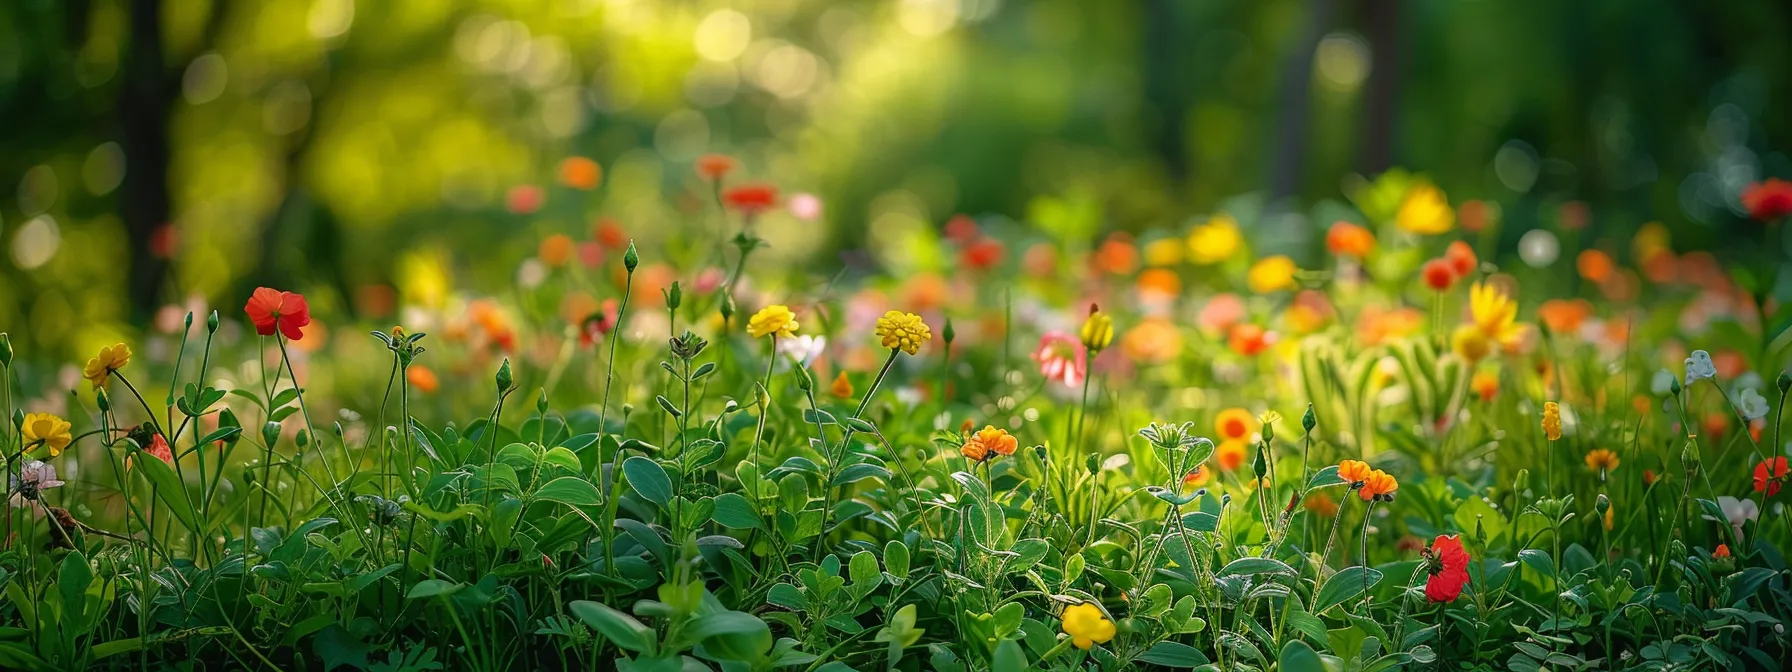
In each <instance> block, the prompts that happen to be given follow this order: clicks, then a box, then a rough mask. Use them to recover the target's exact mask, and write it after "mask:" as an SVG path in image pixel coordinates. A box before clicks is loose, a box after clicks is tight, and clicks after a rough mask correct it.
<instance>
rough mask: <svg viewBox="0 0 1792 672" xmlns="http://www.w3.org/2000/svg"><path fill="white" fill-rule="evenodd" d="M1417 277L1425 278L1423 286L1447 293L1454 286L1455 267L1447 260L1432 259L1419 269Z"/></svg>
mask: <svg viewBox="0 0 1792 672" xmlns="http://www.w3.org/2000/svg"><path fill="white" fill-rule="evenodd" d="M1419 275H1420V276H1422V277H1424V278H1425V286H1426V287H1430V288H1431V289H1432V290H1433V291H1439V292H1443V291H1449V289H1450V286H1451V285H1454V284H1456V266H1455V265H1454V264H1451V263H1450V260H1448V259H1432V260H1431V261H1427V262H1425V266H1424V267H1422V268H1420V269H1419Z"/></svg>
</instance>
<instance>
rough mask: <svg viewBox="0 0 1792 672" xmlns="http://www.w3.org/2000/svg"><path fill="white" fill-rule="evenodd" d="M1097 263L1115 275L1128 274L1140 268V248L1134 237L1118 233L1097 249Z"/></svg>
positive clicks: (1098, 266) (1097, 265) (1102, 268)
mask: <svg viewBox="0 0 1792 672" xmlns="http://www.w3.org/2000/svg"><path fill="white" fill-rule="evenodd" d="M1095 265H1096V267H1097V268H1100V269H1101V270H1103V271H1107V272H1109V273H1112V274H1114V275H1126V274H1128V273H1132V272H1133V271H1136V270H1138V269H1139V248H1138V246H1136V245H1133V244H1132V237H1131V236H1127V235H1125V234H1121V233H1116V234H1114V235H1111V236H1108V238H1107V240H1105V241H1102V243H1101V247H1100V248H1099V249H1097V250H1096V251H1095Z"/></svg>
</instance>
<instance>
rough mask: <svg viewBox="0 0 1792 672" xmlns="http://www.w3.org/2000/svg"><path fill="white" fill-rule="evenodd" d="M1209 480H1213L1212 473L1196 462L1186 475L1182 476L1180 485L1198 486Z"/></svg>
mask: <svg viewBox="0 0 1792 672" xmlns="http://www.w3.org/2000/svg"><path fill="white" fill-rule="evenodd" d="M1210 480H1213V474H1212V473H1211V472H1209V471H1207V467H1206V466H1205V465H1199V464H1197V465H1195V468H1194V469H1191V470H1189V472H1188V475H1186V476H1183V477H1182V487H1184V488H1199V487H1202V486H1205V485H1207V482H1208V481H1210Z"/></svg>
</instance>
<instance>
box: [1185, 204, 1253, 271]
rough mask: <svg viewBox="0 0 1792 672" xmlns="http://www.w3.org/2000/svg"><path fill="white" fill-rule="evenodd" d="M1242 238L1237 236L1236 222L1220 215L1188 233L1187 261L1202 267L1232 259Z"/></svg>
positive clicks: (1225, 215)
mask: <svg viewBox="0 0 1792 672" xmlns="http://www.w3.org/2000/svg"><path fill="white" fill-rule="evenodd" d="M1243 241H1244V237H1243V236H1240V235H1239V234H1238V220H1236V219H1233V218H1232V216H1231V215H1228V214H1225V213H1220V214H1218V215H1214V216H1213V218H1212V219H1209V220H1207V223H1206V224H1202V225H1200V226H1196V227H1195V228H1194V230H1192V231H1189V233H1188V256H1189V260H1190V261H1193V262H1195V263H1197V264H1201V265H1204V266H1208V265H1213V264H1217V263H1220V262H1222V261H1225V260H1227V259H1230V258H1232V255H1234V254H1237V253H1238V247H1239V245H1240V244H1241V243H1243Z"/></svg>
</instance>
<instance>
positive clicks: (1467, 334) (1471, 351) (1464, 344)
mask: <svg viewBox="0 0 1792 672" xmlns="http://www.w3.org/2000/svg"><path fill="white" fill-rule="evenodd" d="M1450 348H1451V349H1452V350H1455V351H1456V355H1457V356H1459V357H1461V358H1463V359H1466V360H1468V361H1470V362H1478V361H1481V360H1482V359H1484V358H1486V357H1487V355H1489V354H1492V353H1493V341H1491V340H1489V339H1488V338H1487V334H1484V333H1481V330H1480V329H1476V328H1475V325H1472V324H1464V325H1461V326H1458V327H1456V332H1455V333H1453V334H1451V335H1450Z"/></svg>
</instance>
